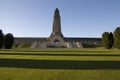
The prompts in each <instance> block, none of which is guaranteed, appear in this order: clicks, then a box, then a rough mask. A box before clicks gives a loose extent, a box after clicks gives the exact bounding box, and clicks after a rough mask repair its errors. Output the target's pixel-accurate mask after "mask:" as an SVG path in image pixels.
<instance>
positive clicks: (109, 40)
mask: <svg viewBox="0 0 120 80" xmlns="http://www.w3.org/2000/svg"><path fill="white" fill-rule="evenodd" d="M102 42H103V44H104V46H105V48H107V49H111V48H112V46H113V43H114V38H113V34H112V32H110V33H109V32H104V33H103V34H102Z"/></svg>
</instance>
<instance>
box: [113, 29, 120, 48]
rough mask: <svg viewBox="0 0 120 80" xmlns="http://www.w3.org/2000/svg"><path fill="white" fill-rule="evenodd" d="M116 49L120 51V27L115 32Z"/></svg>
mask: <svg viewBox="0 0 120 80" xmlns="http://www.w3.org/2000/svg"><path fill="white" fill-rule="evenodd" d="M114 47H116V48H118V49H120V27H117V28H116V29H115V31H114Z"/></svg>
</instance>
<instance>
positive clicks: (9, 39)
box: [4, 33, 14, 49]
mask: <svg viewBox="0 0 120 80" xmlns="http://www.w3.org/2000/svg"><path fill="white" fill-rule="evenodd" d="M13 42H14V37H13V35H12V34H11V33H8V34H6V35H5V37H4V47H5V49H11V48H12V46H13Z"/></svg>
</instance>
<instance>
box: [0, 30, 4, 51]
mask: <svg viewBox="0 0 120 80" xmlns="http://www.w3.org/2000/svg"><path fill="white" fill-rule="evenodd" d="M3 42H4V35H3V33H2V30H0V49H1V48H2V47H3Z"/></svg>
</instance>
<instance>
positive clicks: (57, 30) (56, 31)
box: [50, 8, 63, 37]
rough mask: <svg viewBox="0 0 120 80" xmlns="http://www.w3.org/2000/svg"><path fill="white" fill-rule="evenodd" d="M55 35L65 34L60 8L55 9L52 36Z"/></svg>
mask: <svg viewBox="0 0 120 80" xmlns="http://www.w3.org/2000/svg"><path fill="white" fill-rule="evenodd" d="M54 35H58V36H61V37H63V34H62V32H61V19H60V14H59V10H58V8H56V9H55V12H54V17H53V29H52V33H51V35H50V37H53V36H54Z"/></svg>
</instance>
